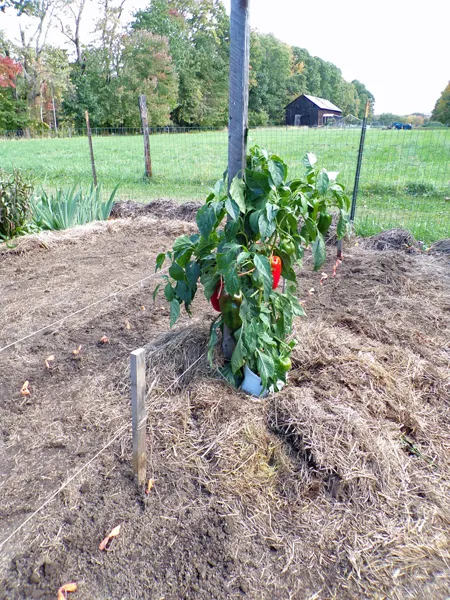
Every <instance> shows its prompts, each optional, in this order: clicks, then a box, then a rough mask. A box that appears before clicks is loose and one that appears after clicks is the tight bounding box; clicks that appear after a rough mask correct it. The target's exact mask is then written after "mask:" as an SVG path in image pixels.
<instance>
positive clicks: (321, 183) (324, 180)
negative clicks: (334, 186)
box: [316, 169, 330, 196]
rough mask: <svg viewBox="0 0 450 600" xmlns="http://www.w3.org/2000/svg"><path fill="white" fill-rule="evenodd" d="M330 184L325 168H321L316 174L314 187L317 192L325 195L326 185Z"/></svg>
mask: <svg viewBox="0 0 450 600" xmlns="http://www.w3.org/2000/svg"><path fill="white" fill-rule="evenodd" d="M329 185H330V178H329V177H328V173H327V172H326V171H325V169H322V171H320V173H319V174H318V176H317V181H316V188H317V191H318V192H319V194H321V195H322V196H325V194H326V193H327V191H328V186H329Z"/></svg>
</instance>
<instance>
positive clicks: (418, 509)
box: [0, 213, 450, 600]
mask: <svg viewBox="0 0 450 600" xmlns="http://www.w3.org/2000/svg"><path fill="white" fill-rule="evenodd" d="M164 214H165V213H164ZM187 218H189V219H190V218H191V217H190V216H188V217H187ZM194 228H195V224H194V223H192V222H187V221H180V220H167V215H166V216H165V218H164V220H158V219H157V218H155V217H150V216H137V217H136V218H134V219H131V220H129V219H118V220H113V221H108V222H105V223H100V224H92V225H88V226H85V227H81V228H76V229H74V230H70V231H66V232H61V233H50V232H49V233H43V234H40V235H38V236H30V237H28V238H24V239H23V240H20V241H19V242H18V243H17V246H16V247H15V248H11V249H9V248H6V247H5V246H4V245H2V246H0V273H1V275H0V277H1V281H0V285H1V296H0V307H1V313H0V315H1V316H0V348H3V347H4V346H6V345H8V344H9V343H11V342H13V341H15V340H16V339H20V338H23V337H25V336H27V335H28V334H29V333H31V332H33V331H37V330H39V329H40V328H43V327H44V326H46V325H48V324H51V323H55V325H53V326H52V327H50V328H48V329H45V330H44V331H42V332H41V333H39V334H38V335H36V336H33V337H30V338H28V339H26V340H24V341H23V342H21V343H20V344H18V345H16V346H13V347H10V348H8V349H6V350H4V351H3V352H0V373H1V377H0V423H1V426H0V486H1V487H0V489H1V494H2V502H1V506H0V531H1V538H0V543H1V542H2V540H4V539H5V538H6V537H7V536H8V535H9V534H10V533H12V532H13V531H14V530H15V529H16V528H17V527H18V526H19V525H20V524H21V523H22V522H23V521H24V520H25V519H26V518H27V517H29V516H30V515H32V514H33V512H34V511H35V510H36V509H37V508H38V507H39V506H41V505H42V504H43V503H44V502H45V500H46V499H47V498H48V497H49V496H50V495H51V494H52V492H53V491H54V490H56V489H57V488H58V487H59V486H60V485H61V484H62V483H63V482H64V481H66V480H67V479H68V478H69V477H70V476H71V475H73V474H74V473H75V472H76V471H77V470H78V469H80V468H81V467H83V465H85V464H86V463H88V461H89V460H91V459H92V458H93V457H94V455H95V454H96V453H97V452H98V451H99V450H100V449H101V448H102V447H103V446H105V445H106V444H107V443H108V441H109V440H110V439H111V438H112V436H113V435H114V433H115V432H116V431H117V430H118V429H119V428H120V427H121V426H123V425H124V423H126V422H127V420H129V419H130V405H129V404H130V401H129V390H128V372H127V366H128V357H129V353H130V351H132V350H134V349H136V348H138V347H140V346H144V345H148V356H149V358H148V383H149V384H152V385H153V389H152V392H151V394H150V397H149V406H150V419H149V431H148V460H149V467H148V476H149V477H152V478H153V479H154V480H155V484H154V487H153V489H152V490H151V491H150V493H149V494H148V495H142V494H141V493H140V492H139V491H138V490H137V488H136V486H135V484H134V481H133V476H132V468H131V440H130V435H129V434H128V433H127V435H125V436H122V437H120V438H119V439H118V440H117V441H115V442H114V443H113V444H111V446H110V447H108V448H107V449H105V451H104V452H103V453H102V454H101V455H100V456H99V457H98V458H97V459H96V460H95V461H94V462H93V463H92V465H91V466H90V467H89V468H87V469H86V470H84V471H83V472H82V473H81V474H80V475H79V476H78V477H77V478H75V479H74V480H73V481H72V482H71V483H70V484H69V485H68V486H66V487H65V488H64V489H63V490H62V491H61V492H60V493H59V494H58V495H57V496H56V497H55V499H54V500H53V501H52V502H50V503H49V504H48V505H47V506H45V507H44V508H43V509H42V511H40V512H39V513H38V514H37V515H36V516H34V517H33V518H32V519H31V520H30V522H29V523H28V524H27V525H25V527H24V528H23V529H22V530H21V531H19V532H18V533H17V534H16V535H15V536H14V537H13V538H12V539H11V540H9V541H8V542H7V543H6V544H5V545H4V546H3V547H2V548H1V549H0V597H1V598H3V597H4V598H8V599H11V600H14V599H23V598H25V597H26V598H45V599H46V598H55V597H56V592H57V590H58V588H59V587H60V586H61V585H62V584H65V583H67V582H68V581H76V582H77V583H78V586H79V590H78V592H76V593H74V594H71V595H69V598H74V600H78V599H84V600H88V599H89V600H103V599H106V598H114V599H115V598H127V599H133V598H151V599H153V598H154V599H161V598H165V599H166V600H169V599H174V600H175V599H179V598H192V599H210V598H217V599H221V598H224V599H225V598H241V597H242V598H244V597H247V598H258V599H266V598H267V599H273V598H280V599H281V598H282V599H285V598H290V597H291V598H296V599H300V600H303V599H305V600H306V599H308V598H312V597H314V598H317V599H323V600H325V599H326V598H336V599H337V598H339V599H345V598H355V597H357V598H377V597H379V598H383V597H389V598H398V599H403V598H405V599H406V598H410V597H414V598H424V599H425V598H444V597H445V596H446V594H447V593H448V588H449V585H450V573H449V561H450V536H449V533H448V531H449V522H448V515H449V514H450V501H449V498H450V458H449V453H448V448H449V444H450V429H449V426H450V418H449V384H450V382H449V365H450V341H449V324H450V275H449V273H450V269H449V266H450V261H449V258H448V256H445V255H438V254H436V255H432V256H431V255H427V254H423V253H421V252H420V249H419V248H417V249H416V250H415V251H414V252H411V245H409V246H408V247H407V248H404V247H403V245H402V244H399V245H398V246H399V248H400V249H398V250H394V249H387V250H384V251H377V250H374V249H373V247H370V242H368V243H366V242H364V243H362V242H360V243H359V244H353V245H352V246H351V247H349V248H348V249H346V252H345V260H344V262H343V263H342V264H341V265H339V267H338V269H337V276H336V277H333V276H332V272H333V266H334V264H335V260H334V256H332V252H333V250H332V249H331V248H329V250H328V251H329V258H328V261H327V263H326V265H324V267H323V269H322V270H321V272H319V273H314V272H312V270H311V269H309V268H308V263H309V262H310V261H309V258H308V257H307V258H306V261H305V264H306V268H305V269H304V270H303V271H302V273H301V274H300V276H299V277H300V289H301V295H300V299H301V301H302V303H303V305H304V307H305V310H306V312H307V315H308V317H307V319H302V320H298V322H297V326H296V327H297V337H298V338H299V339H300V340H301V344H299V346H298V347H297V348H296V349H295V350H294V353H293V370H292V372H291V374H290V381H289V385H288V387H287V388H286V389H285V390H283V392H281V393H278V394H276V395H273V396H269V397H268V398H267V399H264V400H255V399H252V398H248V397H246V396H244V395H242V394H241V393H239V392H236V391H234V390H232V389H231V388H230V387H228V385H227V384H226V383H225V382H224V381H223V380H221V379H220V376H218V375H217V374H216V373H215V372H213V371H211V369H210V368H209V367H208V365H207V362H206V359H205V358H203V357H202V356H203V353H204V350H205V348H206V343H207V337H208V330H209V323H210V322H211V320H212V318H213V310H212V308H211V306H210V305H209V303H207V302H206V300H204V298H203V297H201V295H198V297H197V298H196V300H195V301H194V305H193V312H194V315H195V317H194V319H193V320H189V319H187V318H186V317H183V319H182V321H181V322H180V324H179V325H178V326H177V328H176V329H175V330H174V332H172V333H170V334H169V335H168V334H167V332H168V326H169V312H168V309H167V304H166V303H165V302H164V301H163V300H162V299H158V300H157V301H156V303H155V304H153V301H152V291H153V288H154V281H155V280H152V279H146V280H145V281H143V282H142V283H141V284H140V285H137V286H134V287H130V288H127V286H129V285H130V284H132V283H134V282H136V281H138V280H140V279H141V278H145V277H148V276H149V275H150V274H151V273H152V271H153V265H154V261H155V258H156V255H157V253H158V252H160V251H161V249H165V248H169V247H170V246H171V245H172V243H173V239H174V238H175V237H176V236H177V235H180V234H182V233H189V232H190V231H193V230H194ZM378 243H379V242H377V244H378ZM391 247H392V245H391ZM322 272H324V273H326V274H327V275H328V277H327V278H324V277H323V275H322ZM321 279H322V283H320V280H321ZM107 296H108V298H107V299H106V300H104V301H103V302H100V303H96V304H94V305H93V306H91V307H90V308H88V309H87V310H84V311H82V312H79V313H78V314H76V315H74V316H71V317H70V316H69V315H70V314H71V313H73V312H75V311H77V310H79V309H81V308H83V307H87V306H88V305H90V304H91V303H95V302H96V301H97V300H99V299H101V298H103V297H107ZM66 316H69V318H67V320H66V321H65V322H64V323H62V324H60V323H58V321H59V320H60V319H62V318H63V317H66ZM102 336H107V338H108V343H101V342H100V339H101V338H102ZM80 346H81V349H79V347H80ZM78 349H79V352H78V353H76V354H74V353H73V351H74V350H78ZM49 356H54V360H51V361H50V362H49V368H48V367H47V366H46V365H45V360H46V359H48V357H49ZM198 357H202V358H200V360H199V361H198V362H197V363H196V365H195V366H194V367H193V368H191V369H190V371H189V372H188V374H186V375H185V376H184V377H183V378H181V379H180V380H179V381H178V382H177V383H176V385H174V386H173V387H172V388H171V390H170V391H169V392H168V393H167V394H163V391H164V390H165V389H166V388H167V386H168V385H170V384H171V383H173V382H174V381H175V379H176V378H177V377H179V375H181V374H182V373H183V371H184V370H185V369H186V368H187V367H189V366H190V365H191V364H192V363H193V362H194V361H195V360H196V359H197V358H198ZM25 381H28V382H29V390H30V392H31V395H30V396H23V395H21V393H20V389H21V387H22V385H23V383H24V382H25ZM118 524H121V533H120V535H119V536H118V537H117V538H116V539H115V540H113V541H112V544H111V547H110V550H109V551H108V552H100V551H99V550H98V545H99V543H100V541H101V540H102V539H103V537H104V536H105V535H106V534H107V533H108V532H109V531H110V530H111V529H112V528H113V527H115V526H116V525H118Z"/></svg>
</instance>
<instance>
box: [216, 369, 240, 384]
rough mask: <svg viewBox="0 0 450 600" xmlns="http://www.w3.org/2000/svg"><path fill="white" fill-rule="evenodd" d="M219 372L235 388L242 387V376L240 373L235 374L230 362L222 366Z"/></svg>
mask: <svg viewBox="0 0 450 600" xmlns="http://www.w3.org/2000/svg"><path fill="white" fill-rule="evenodd" d="M219 373H220V374H221V375H222V377H223V378H224V379H225V380H226V381H227V382H228V383H229V384H230V385H232V386H233V387H235V388H239V387H240V385H241V383H242V376H241V375H240V374H239V373H238V374H237V375H234V373H233V371H232V370H231V365H230V363H225V364H224V365H223V367H220V369H219Z"/></svg>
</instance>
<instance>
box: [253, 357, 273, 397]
mask: <svg viewBox="0 0 450 600" xmlns="http://www.w3.org/2000/svg"><path fill="white" fill-rule="evenodd" d="M256 353H257V355H258V360H257V365H258V373H259V376H260V377H261V380H262V384H263V388H267V387H268V385H267V384H268V381H269V380H270V379H271V377H273V376H274V374H275V364H274V362H273V358H272V357H271V356H269V355H268V354H264V353H263V352H261V350H259V349H257V350H256Z"/></svg>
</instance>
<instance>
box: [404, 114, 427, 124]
mask: <svg viewBox="0 0 450 600" xmlns="http://www.w3.org/2000/svg"><path fill="white" fill-rule="evenodd" d="M405 121H406V122H407V123H410V124H411V125H414V127H423V124H424V123H425V119H424V117H423V116H422V115H415V114H412V115H408V116H407V117H406V119H405Z"/></svg>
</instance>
